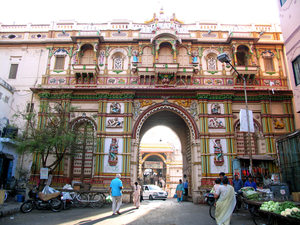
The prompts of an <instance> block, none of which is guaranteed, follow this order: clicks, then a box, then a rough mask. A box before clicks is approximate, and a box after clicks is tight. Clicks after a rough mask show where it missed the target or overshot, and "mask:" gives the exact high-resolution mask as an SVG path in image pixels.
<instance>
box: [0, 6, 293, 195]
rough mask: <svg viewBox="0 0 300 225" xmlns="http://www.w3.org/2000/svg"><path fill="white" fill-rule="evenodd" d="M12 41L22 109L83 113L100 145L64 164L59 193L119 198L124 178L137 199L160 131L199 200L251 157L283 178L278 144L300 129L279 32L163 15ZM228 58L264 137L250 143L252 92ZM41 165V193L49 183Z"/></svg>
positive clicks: (0, 51)
mask: <svg viewBox="0 0 300 225" xmlns="http://www.w3.org/2000/svg"><path fill="white" fill-rule="evenodd" d="M0 37H1V39H0V76H1V78H2V79H3V80H4V81H6V82H8V83H9V84H10V85H11V86H13V87H15V88H16V91H17V93H18V94H19V95H20V96H18V98H16V97H15V101H14V103H13V105H12V107H13V108H14V107H17V106H18V105H22V106H23V107H25V106H26V105H27V104H28V103H34V105H35V108H36V106H37V105H39V104H40V102H55V101H63V102H64V103H65V104H67V105H71V106H74V107H77V109H76V110H75V111H74V112H70V113H69V118H70V125H71V126H72V127H79V128H80V127H88V129H89V130H88V132H89V133H90V134H92V135H93V141H91V142H89V143H85V144H84V147H85V152H84V153H83V154H81V155H79V156H78V157H76V158H71V157H65V158H64V161H63V162H61V164H60V166H59V167H58V168H57V170H56V172H55V176H54V177H53V180H52V181H53V182H52V184H53V185H59V186H62V185H63V184H65V183H69V182H71V181H73V180H74V181H81V182H85V183H91V184H92V186H93V188H95V189H100V190H107V189H108V187H109V184H110V181H111V179H112V178H113V177H114V176H115V174H116V173H121V174H122V181H123V185H124V189H123V191H124V200H125V201H126V200H128V199H129V196H130V190H131V188H130V187H131V185H132V184H133V182H134V181H135V180H137V177H138V176H139V174H140V173H141V171H140V169H139V165H140V162H139V156H140V152H139V151H140V150H139V149H140V140H141V138H142V137H143V135H144V134H145V133H146V132H147V131H148V130H149V129H151V128H152V127H154V126H158V125H161V126H167V127H169V128H170V129H172V130H173V131H174V132H175V133H176V134H177V136H178V137H179V139H180V142H181V150H182V156H183V157H182V170H183V172H182V173H183V174H186V176H187V177H188V181H189V195H190V196H191V197H192V198H193V200H194V201H196V199H197V196H199V188H205V187H211V186H212V185H213V181H214V179H215V178H216V177H218V174H219V173H220V172H225V173H226V174H227V176H228V177H229V178H232V175H233V173H235V171H234V170H233V167H232V160H233V159H235V158H239V159H240V160H241V165H242V166H243V171H247V170H249V157H248V155H249V152H250V151H251V152H252V154H253V155H254V156H253V159H254V167H255V168H263V169H264V170H263V171H265V172H266V173H276V172H278V170H277V167H276V163H275V162H274V159H275V158H276V150H275V141H274V140H275V138H276V137H279V136H281V135H283V134H285V133H288V132H291V131H293V130H294V129H295V125H294V114H293V111H292V98H293V94H292V91H291V87H290V86H289V82H288V72H287V65H286V60H285V54H284V45H283V38H282V35H281V29H280V26H279V25H276V24H245V25H235V24H222V23H217V22H211V21H200V22H195V23H191V24H185V23H183V22H182V21H180V20H179V19H178V18H177V17H176V15H175V14H173V15H170V16H167V15H165V14H164V11H163V9H162V10H161V11H160V13H159V15H156V14H154V15H153V18H152V19H151V20H149V21H145V22H144V23H135V22H133V21H128V20H113V21H109V22H101V23H94V24H85V23H79V22H77V21H59V22H53V23H51V24H39V25H35V24H28V25H18V26H17V25H0ZM224 52H225V53H227V54H228V55H229V56H230V58H231V59H232V63H233V64H234V66H235V68H236V69H237V70H238V71H239V73H240V74H241V75H242V76H245V77H246V80H247V92H248V104H249V108H250V110H252V111H253V119H254V127H255V129H254V132H253V133H252V134H251V141H250V143H249V142H248V141H247V135H246V134H245V132H241V131H240V120H239V111H240V109H245V108H246V105H245V96H244V88H243V82H242V79H240V78H239V77H237V75H236V74H235V72H234V70H233V69H231V68H230V66H228V65H226V64H224V63H220V62H219V61H218V60H217V55H219V54H220V53H224ZM15 64H18V70H17V71H18V72H17V75H16V76H12V75H11V74H10V72H9V71H11V69H10V68H12V69H13V70H14V71H15V70H16V69H15V68H16V66H13V65H15ZM30 90H31V91H32V92H31V91H30ZM32 93H33V95H32ZM87 125H88V126H87ZM37 158H38V157H36V158H35V160H34V162H33V163H34V166H33V167H32V174H31V182H32V183H35V182H37V181H38V179H39V171H40V162H39V160H37ZM270 159H271V160H270ZM183 174H182V177H183ZM240 175H241V176H242V174H240ZM258 175H259V174H258ZM260 176H261V174H260ZM242 178H243V179H245V177H242ZM166 179H167V182H170V180H168V177H166ZM256 179H258V181H260V180H259V179H260V177H257V178H256Z"/></svg>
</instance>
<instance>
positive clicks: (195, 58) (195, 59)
mask: <svg viewBox="0 0 300 225" xmlns="http://www.w3.org/2000/svg"><path fill="white" fill-rule="evenodd" d="M197 56H198V53H197V51H194V52H193V56H192V58H193V63H198V57H197Z"/></svg>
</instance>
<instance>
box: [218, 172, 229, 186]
mask: <svg viewBox="0 0 300 225" xmlns="http://www.w3.org/2000/svg"><path fill="white" fill-rule="evenodd" d="M219 177H220V179H221V185H223V182H222V179H223V178H224V177H226V178H227V176H225V173H224V172H221V173H219ZM228 184H230V181H229V179H228Z"/></svg>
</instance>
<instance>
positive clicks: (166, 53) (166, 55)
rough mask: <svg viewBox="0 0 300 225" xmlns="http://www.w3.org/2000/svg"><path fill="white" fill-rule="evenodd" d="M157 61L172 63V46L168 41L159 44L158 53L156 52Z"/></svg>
mask: <svg viewBox="0 0 300 225" xmlns="http://www.w3.org/2000/svg"><path fill="white" fill-rule="evenodd" d="M169 46H170V47H169ZM158 62H159V63H173V55H172V48H171V45H170V44H169V43H166V44H165V43H163V44H161V47H160V50H159V54H158Z"/></svg>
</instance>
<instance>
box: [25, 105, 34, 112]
mask: <svg viewBox="0 0 300 225" xmlns="http://www.w3.org/2000/svg"><path fill="white" fill-rule="evenodd" d="M33 108H34V103H27V108H26V112H33Z"/></svg>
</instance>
